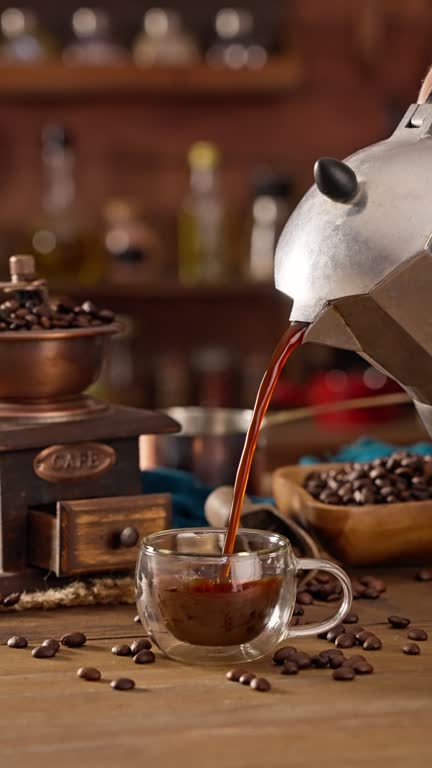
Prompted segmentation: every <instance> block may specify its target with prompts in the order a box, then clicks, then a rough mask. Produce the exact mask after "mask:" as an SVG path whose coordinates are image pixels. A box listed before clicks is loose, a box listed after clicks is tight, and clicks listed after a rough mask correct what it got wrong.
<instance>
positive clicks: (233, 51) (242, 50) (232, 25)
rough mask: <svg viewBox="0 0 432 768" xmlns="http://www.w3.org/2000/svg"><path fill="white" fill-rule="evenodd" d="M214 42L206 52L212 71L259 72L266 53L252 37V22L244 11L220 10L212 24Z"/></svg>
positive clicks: (266, 56)
mask: <svg viewBox="0 0 432 768" xmlns="http://www.w3.org/2000/svg"><path fill="white" fill-rule="evenodd" d="M214 36H215V39H214V42H213V44H212V45H211V46H210V48H209V50H208V51H207V55H206V59H207V63H208V64H210V66H212V67H228V68H229V69H242V68H243V67H250V68H252V69H260V68H261V67H263V66H264V65H265V63H266V61H267V58H268V53H267V51H266V49H265V47H264V46H263V45H261V44H260V42H259V41H258V39H257V36H256V34H255V19H254V17H253V15H252V13H251V12H250V11H249V10H246V9H245V8H221V10H220V11H218V13H217V14H216V16H215V20H214Z"/></svg>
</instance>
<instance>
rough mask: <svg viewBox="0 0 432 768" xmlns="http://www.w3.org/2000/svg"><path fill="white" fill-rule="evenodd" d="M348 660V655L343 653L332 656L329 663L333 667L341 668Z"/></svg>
mask: <svg viewBox="0 0 432 768" xmlns="http://www.w3.org/2000/svg"><path fill="white" fill-rule="evenodd" d="M345 662H346V656H344V655H343V653H342V654H341V655H340V656H330V661H329V665H330V667H331V668H332V669H339V667H342V666H343V664H345Z"/></svg>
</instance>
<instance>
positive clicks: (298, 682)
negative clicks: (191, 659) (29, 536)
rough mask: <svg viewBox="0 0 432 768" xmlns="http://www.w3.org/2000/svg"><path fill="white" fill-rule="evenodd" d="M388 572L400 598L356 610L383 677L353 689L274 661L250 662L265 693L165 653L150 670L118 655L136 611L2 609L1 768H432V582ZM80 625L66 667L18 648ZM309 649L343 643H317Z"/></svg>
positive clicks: (325, 674)
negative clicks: (12, 644) (374, 637)
mask: <svg viewBox="0 0 432 768" xmlns="http://www.w3.org/2000/svg"><path fill="white" fill-rule="evenodd" d="M380 575H381V576H383V577H385V579H386V581H387V584H388V590H387V593H386V594H385V595H384V596H383V597H382V598H380V599H379V600H376V601H365V600H362V601H357V602H356V603H355V604H354V610H355V611H356V612H358V613H359V615H360V621H361V624H362V625H366V626H367V627H373V628H374V631H376V633H377V634H378V635H379V636H380V637H381V638H382V640H383V650H381V651H378V652H369V654H368V659H370V660H371V661H372V663H373V665H374V667H375V673H374V674H373V675H368V676H364V677H357V678H356V679H355V680H354V681H353V682H343V683H342V682H335V681H333V680H332V678H331V672H330V671H329V670H306V671H303V672H301V673H300V674H299V675H297V676H295V677H287V676H281V675H280V674H278V669H277V668H275V667H273V666H272V664H271V662H270V661H269V660H267V659H266V660H264V661H261V662H255V663H253V664H251V665H249V668H251V669H252V670H254V671H256V672H260V673H262V674H264V675H266V676H267V677H268V678H269V679H270V680H271V683H272V685H273V689H272V691H271V692H270V693H265V694H264V693H258V692H256V691H253V690H250V689H249V688H247V687H244V686H242V685H239V684H235V683H230V682H228V681H227V680H226V679H225V671H226V670H225V669H224V668H215V667H213V668H202V667H185V666H182V665H180V664H178V663H176V662H171V661H169V660H167V659H164V658H161V657H160V656H159V655H158V657H157V661H156V663H155V664H152V665H148V666H138V665H135V664H134V663H133V662H132V660H131V659H130V658H129V659H128V658H120V657H117V656H113V655H112V653H111V647H112V645H113V640H116V641H118V640H125V641H127V642H128V641H131V640H132V638H133V637H137V636H139V635H140V634H141V633H142V632H140V627H139V625H136V624H134V622H133V615H134V610H133V608H132V607H124V606H122V607H96V608H70V609H59V610H55V611H50V612H41V611H34V612H28V613H21V614H10V613H8V614H6V613H3V614H0V643H1V647H0V723H1V726H0V727H1V731H0V733H1V737H0V739H1V742H0V744H1V746H0V755H1V765H2V766H5V768H6V766H7V768H24V767H25V766H29V768H39V766H41V768H42V767H43V768H50V766H56V767H57V766H59V768H69V766H70V767H71V768H72V767H73V768H99V766H101V767H102V766H103V768H135V766H137V767H138V766H139V768H142V767H143V766H155V767H157V768H168V767H170V768H171V766H174V767H175V768H183V766H185V768H186V766H187V767H188V768H197V767H199V766H203V768H287V767H288V766H289V768H315V766H317V765H319V766H324V767H326V766H335V768H340V766H342V765H346V766H347V767H348V768H360V766H361V768H364V767H365V766H370V768H387V767H388V768H399V767H400V768H402V766H403V768H423V766H424V767H425V768H426V767H427V768H430V766H431V764H432V582H429V583H418V582H415V581H414V579H413V573H412V571H410V570H404V571H393V572H385V573H380ZM317 611H318V612H321V615H323V609H321V608H316V607H312V608H308V609H306V613H308V616H309V617H310V618H312V617H313V614H315V615H316V613H317ZM324 611H325V612H329V611H327V608H325V609H324ZM390 614H402V615H406V616H409V617H411V619H412V622H413V624H415V625H418V626H420V627H424V628H426V629H427V630H429V631H430V635H431V639H430V640H429V641H427V642H423V643H420V644H419V645H420V646H421V655H420V656H405V655H403V654H402V653H401V646H402V644H403V642H404V638H405V637H406V631H403V630H393V629H390V628H389V627H388V625H387V622H386V617H387V616H388V615H390ZM314 617H315V616H314ZM71 630H83V631H84V632H85V633H86V634H87V636H88V642H87V645H86V646H85V647H83V648H81V649H74V650H72V649H70V650H69V649H63V648H62V649H61V650H60V651H59V653H58V655H57V656H56V657H55V658H54V659H35V658H33V657H32V656H31V651H30V650H29V649H25V650H18V649H16V650H15V649H10V648H8V647H7V646H5V641H6V640H7V638H8V637H10V636H11V635H12V634H22V635H25V636H26V637H27V638H28V639H29V640H30V641H31V643H30V645H31V647H34V645H35V644H36V642H37V641H40V640H42V639H44V638H46V637H59V636H60V635H61V634H63V633H64V632H66V631H71ZM297 647H298V648H301V649H303V650H306V651H308V652H309V651H319V650H323V649H324V648H329V647H331V646H330V644H329V643H327V642H326V641H323V640H317V639H309V640H304V641H302V640H300V641H298V642H297ZM353 652H355V653H357V650H354V651H353ZM346 653H347V654H350V653H351V651H347V652H346ZM365 655H366V653H365ZM82 665H92V666H96V667H98V668H99V669H100V670H101V671H102V673H103V679H102V681H101V682H98V683H89V682H85V681H84V680H81V679H79V678H77V677H76V670H77V669H78V667H80V666H82ZM120 676H129V677H132V678H133V679H134V680H135V681H136V684H137V687H136V689H135V690H134V691H124V692H122V691H114V690H112V689H111V688H110V686H109V681H110V680H111V679H113V678H115V677H120Z"/></svg>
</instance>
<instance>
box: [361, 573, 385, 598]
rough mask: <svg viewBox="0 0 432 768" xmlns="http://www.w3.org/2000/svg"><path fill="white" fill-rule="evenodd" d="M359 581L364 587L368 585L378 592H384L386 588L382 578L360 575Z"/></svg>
mask: <svg viewBox="0 0 432 768" xmlns="http://www.w3.org/2000/svg"><path fill="white" fill-rule="evenodd" d="M359 581H360V584H362V585H363V586H364V587H368V588H369V589H372V590H373V591H374V592H379V593H380V594H381V593H382V592H385V591H386V589H387V587H386V585H385V583H384V581H383V580H382V579H378V578H377V577H376V576H361V577H360V579H359Z"/></svg>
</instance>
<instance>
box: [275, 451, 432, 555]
mask: <svg viewBox="0 0 432 768" xmlns="http://www.w3.org/2000/svg"><path fill="white" fill-rule="evenodd" d="M343 466H344V465H343V464H313V465H309V466H290V467H281V468H280V469H278V470H276V471H275V472H274V473H273V495H274V497H275V499H276V503H277V506H278V507H279V509H280V511H281V512H282V514H284V515H286V516H290V515H294V516H296V517H297V518H299V520H300V521H301V522H303V523H304V524H306V525H307V524H309V525H310V527H311V529H312V531H313V532H314V533H315V534H316V536H317V537H318V539H319V541H320V543H321V544H322V545H323V546H324V547H325V549H326V550H327V552H328V553H329V554H330V555H332V556H333V557H335V558H337V559H338V560H340V561H341V562H343V563H345V564H347V565H355V566H370V565H383V564H389V563H394V564H398V565H400V564H403V565H424V564H425V563H427V562H429V563H430V562H432V499H431V500H427V501H406V502H404V503H395V504H366V505H365V506H336V505H333V504H322V503H321V502H320V501H318V500H317V499H314V498H313V496H311V495H310V493H308V492H307V491H306V490H305V488H303V481H304V479H305V477H306V476H307V475H308V474H309V473H310V472H325V471H327V470H329V469H340V468H341V467H343Z"/></svg>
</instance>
